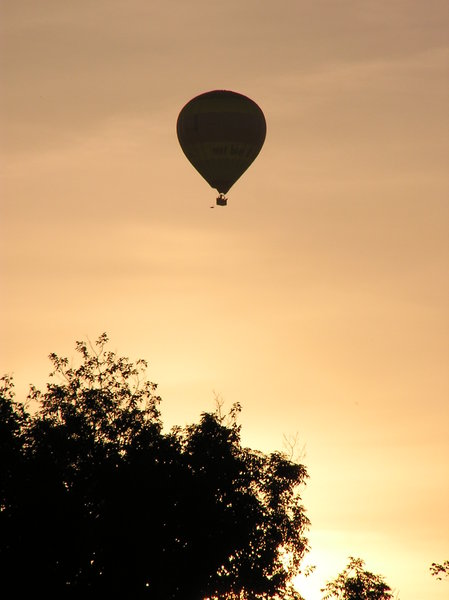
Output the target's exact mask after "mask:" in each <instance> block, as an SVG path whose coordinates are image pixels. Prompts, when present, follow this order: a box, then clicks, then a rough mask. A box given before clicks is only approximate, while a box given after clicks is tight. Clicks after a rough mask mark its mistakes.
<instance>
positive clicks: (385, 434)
mask: <svg viewBox="0 0 449 600" xmlns="http://www.w3.org/2000/svg"><path fill="white" fill-rule="evenodd" d="M2 7H3V10H2V13H3V16H2V19H1V23H0V26H1V45H2V48H1V50H2V51H1V62H2V65H1V71H0V72H1V75H0V79H1V88H2V109H1V129H0V131H1V142H0V146H1V163H0V164H1V170H2V182H1V183H0V197H1V199H0V205H1V207H0V210H1V225H0V227H1V230H0V238H1V241H0V245H1V263H0V269H1V271H0V273H1V281H2V294H1V297H0V307H1V329H0V339H1V350H0V352H1V353H0V359H1V360H0V364H1V371H2V373H1V374H3V373H13V374H14V379H15V383H16V390H17V397H18V399H22V398H24V397H25V396H26V393H27V390H28V385H29V384H30V383H34V384H36V385H37V386H43V385H45V382H46V381H47V380H48V378H47V375H48V372H49V370H50V364H49V362H48V359H47V357H48V354H49V353H50V352H56V353H58V355H62V356H68V357H69V358H70V357H74V358H75V351H74V346H75V340H79V339H86V338H87V337H89V338H90V339H95V338H96V337H97V336H98V335H100V334H101V333H102V332H107V334H108V336H109V338H110V340H111V345H112V347H113V348H114V349H116V350H117V352H118V353H119V354H120V355H126V356H129V357H130V358H131V359H137V358H145V359H147V360H148V362H149V371H148V377H149V379H151V380H152V381H154V382H156V383H158V384H159V387H158V393H159V394H160V395H161V396H162V399H163V402H162V406H161V410H162V416H163V420H164V423H165V425H166V426H167V427H170V426H172V425H174V424H179V425H183V424H185V423H188V422H192V421H194V420H197V419H198V417H199V415H200V413H201V412H203V411H206V410H212V409H213V408H214V398H215V396H216V395H217V394H219V395H220V397H221V398H222V399H223V400H224V402H225V403H226V405H227V406H231V405H232V404H233V403H235V402H240V403H241V404H242V407H243V411H242V414H241V423H242V439H243V442H244V443H245V444H247V445H248V446H250V447H252V448H255V449H260V450H263V451H267V452H268V451H274V450H282V449H283V439H284V438H283V436H284V435H287V436H288V435H292V436H297V440H298V445H297V448H296V449H297V450H298V452H299V456H300V459H301V460H302V461H303V462H304V464H305V465H306V466H307V469H308V472H309V475H310V477H309V479H308V483H307V487H306V488H305V489H304V490H303V492H302V497H303V502H304V506H305V507H306V509H307V514H308V516H309V518H310V520H311V529H310V532H309V539H310V545H311V549H312V550H311V552H310V554H309V555H308V556H306V559H305V565H307V564H314V565H316V570H315V572H314V573H313V574H312V575H311V576H310V577H309V578H307V579H306V580H299V583H298V589H300V590H301V591H302V593H303V595H304V597H305V600H320V599H321V595H320V593H319V590H320V588H321V587H323V585H324V584H325V582H326V581H327V580H328V579H331V578H334V577H335V576H336V575H337V574H338V573H339V572H340V571H341V570H342V569H343V568H344V567H345V565H346V564H347V559H348V556H355V557H360V558H363V559H364V560H365V563H366V567H367V569H369V570H370V571H372V572H374V573H378V574H381V575H383V576H384V577H385V579H386V581H387V583H388V584H389V585H390V586H391V587H392V588H393V589H394V590H395V591H397V592H399V594H400V598H401V600H444V599H446V598H447V595H448V591H449V583H448V582H447V581H436V580H435V579H434V578H432V577H431V575H430V572H429V567H430V564H431V563H432V562H433V561H437V562H438V561H440V562H442V561H443V560H444V559H447V558H449V517H448V510H447V507H448V502H449V469H448V457H449V367H448V365H449V311H448V299H449V277H448V267H449V242H448V240H449V203H448V199H449V171H448V165H449V162H448V159H449V136H448V131H449V111H448V106H449V80H448V77H447V73H448V66H449V48H448V39H449V38H448V31H449V10H448V5H447V2H446V1H443V0H430V1H428V2H425V3H423V2H421V1H419V0H397V1H392V0H389V1H387V0H373V1H371V0H370V1H368V0H367V1H366V2H365V1H362V2H360V1H359V0H347V1H342V2H332V1H330V0H316V1H314V2H305V1H303V0H299V1H298V0H282V1H281V2H268V1H260V0H259V1H258V2H256V1H255V0H230V1H228V2H227V3H223V2H216V1H211V0H207V1H206V0H192V1H191V2H189V3H175V2H172V1H167V0H164V1H163V2H162V1H160V0H155V1H153V2H148V1H144V0H127V1H126V2H121V1H119V0H113V1H111V0H108V1H106V0H98V1H97V2H95V3H77V2H64V1H63V2H61V1H60V0H58V1H56V0H41V1H40V2H29V1H28V0H4V1H3V3H2ZM215 89H227V90H234V91H237V92H239V93H241V94H245V95H247V96H248V97H250V98H252V99H254V101H255V102H257V104H258V105H259V106H260V107H261V108H262V110H263V112H264V115H265V118H266V122H267V134H266V140H265V145H264V147H263V149H262V150H261V152H260V154H259V156H258V157H257V159H256V160H255V161H254V163H253V164H252V165H251V167H250V168H249V169H248V171H247V172H246V173H244V175H243V176H242V177H241V179H240V180H239V181H237V183H236V184H235V186H234V187H232V188H231V189H230V191H229V192H228V193H227V194H226V195H227V196H228V198H229V200H228V206H227V207H216V208H215V209H214V210H210V206H211V205H212V204H214V202H215V197H216V195H217V193H216V191H215V190H214V189H212V188H211V187H209V185H208V184H207V183H206V182H205V181H204V180H203V179H202V178H201V177H200V176H199V175H198V173H196V172H195V170H194V169H193V168H192V166H191V165H190V163H189V162H188V161H187V159H186V158H185V156H184V154H183V152H182V150H181V149H180V147H179V144H178V140H177V136H176V120H177V117H178V114H179V112H180V110H181V109H182V107H183V106H184V105H185V104H186V102H188V101H189V100H190V99H191V98H193V97H194V96H196V95H198V94H201V93H203V92H207V91H209V90H215Z"/></svg>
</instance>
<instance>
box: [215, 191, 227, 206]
mask: <svg viewBox="0 0 449 600" xmlns="http://www.w3.org/2000/svg"><path fill="white" fill-rule="evenodd" d="M227 203H228V199H227V198H226V196H225V195H224V194H220V195H219V196H218V198H217V206H226V205H227Z"/></svg>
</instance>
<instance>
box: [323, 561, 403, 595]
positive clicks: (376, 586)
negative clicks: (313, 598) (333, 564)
mask: <svg viewBox="0 0 449 600" xmlns="http://www.w3.org/2000/svg"><path fill="white" fill-rule="evenodd" d="M321 591H322V592H325V595H324V596H323V600H328V599H329V598H339V599H340V600H388V599H389V598H393V595H392V594H391V588H390V587H389V586H388V585H387V584H386V583H385V582H384V580H383V577H381V576H380V575H374V574H373V573H370V572H369V571H366V570H365V563H364V561H363V560H362V559H360V558H353V557H350V558H349V564H348V566H347V567H346V568H345V569H344V571H343V572H342V573H340V574H339V575H338V577H337V578H336V579H334V580H333V581H330V582H328V583H327V584H326V586H325V587H324V588H323V589H322V590H321Z"/></svg>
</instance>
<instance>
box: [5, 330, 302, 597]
mask: <svg viewBox="0 0 449 600" xmlns="http://www.w3.org/2000/svg"><path fill="white" fill-rule="evenodd" d="M107 342H108V339H107V337H106V335H103V336H101V337H100V338H99V339H98V340H97V342H96V343H95V344H93V345H89V344H86V343H84V342H78V343H77V350H78V352H79V354H80V357H81V364H80V365H79V366H78V367H76V368H75V367H72V366H70V365H69V361H68V360H67V359H66V358H60V357H58V356H57V355H56V354H52V355H51V356H50V359H51V361H52V364H53V372H52V374H51V375H52V383H50V384H48V385H47V389H46V391H45V392H41V391H39V390H37V389H35V388H32V389H31V392H30V396H29V400H30V401H33V402H34V404H35V405H37V406H38V409H37V410H36V411H35V412H33V413H31V412H28V411H27V410H26V409H25V408H24V406H23V405H22V404H21V403H17V402H15V400H14V395H13V387H12V386H13V384H12V381H11V380H10V379H9V378H3V380H2V382H3V386H2V389H1V390H0V392H1V393H0V532H1V536H0V570H1V574H0V575H1V576H0V592H1V594H0V595H2V596H4V594H5V593H6V592H8V593H10V594H11V593H12V592H14V595H16V596H17V595H19V596H20V595H21V594H24V593H33V594H34V595H36V594H39V593H45V594H46V595H48V594H56V593H58V594H61V593H68V592H72V591H73V592H76V593H77V594H80V593H83V594H85V593H88V594H90V593H106V594H114V595H115V594H117V595H118V594H122V595H123V596H124V597H136V598H138V597H145V598H150V599H158V600H159V599H160V600H162V599H163V600H175V599H179V600H181V599H182V600H189V599H191V600H203V599H205V598H209V599H218V598H229V599H232V598H234V599H237V598H238V599H241V600H244V599H250V598H251V599H258V598H260V599H262V598H276V597H278V598H299V595H298V594H296V593H295V592H294V590H293V588H292V586H291V579H292V576H294V575H295V574H296V572H297V571H298V569H299V564H300V561H301V558H302V556H303V554H304V553H305V551H306V546H307V541H306V539H305V537H304V531H305V529H306V527H307V525H308V520H307V517H306V516H305V514H304V509H303V507H302V506H301V502H300V497H299V495H298V486H299V485H300V484H302V483H303V482H304V480H305V478H306V476H307V475H306V471H305V469H304V467H303V466H302V465H299V464H296V463H294V462H292V461H291V460H289V459H288V458H287V457H285V456H284V455H282V454H280V453H274V454H271V455H266V454H263V453H261V452H257V451H254V450H250V449H247V448H244V447H243V446H242V445H241V440H240V429H239V426H238V425H237V421H236V415H237V413H238V409H239V407H238V406H235V407H233V409H232V411H231V415H230V419H228V420H226V418H225V417H223V416H222V415H221V413H204V414H203V415H202V416H201V419H200V420H199V422H198V423H195V424H193V425H190V426H188V427H184V428H180V427H178V428H174V429H173V430H171V431H170V432H164V430H163V427H162V422H161V415H160V411H159V403H160V398H159V397H158V396H157V394H156V385H155V384H153V383H150V382H148V381H146V379H145V368H146V363H145V362H144V361H138V362H137V363H135V364H133V363H131V362H130V361H129V360H128V359H127V358H120V357H118V356H117V355H116V354H115V353H113V352H110V351H108V350H107V349H106V346H107ZM5 597H8V596H5Z"/></svg>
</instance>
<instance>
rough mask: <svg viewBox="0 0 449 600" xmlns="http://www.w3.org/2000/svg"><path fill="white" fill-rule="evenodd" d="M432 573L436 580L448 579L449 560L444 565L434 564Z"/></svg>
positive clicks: (431, 567) (431, 568) (431, 569)
mask: <svg viewBox="0 0 449 600" xmlns="http://www.w3.org/2000/svg"><path fill="white" fill-rule="evenodd" d="M430 572H431V573H432V576H433V577H435V578H436V579H439V580H442V579H447V578H448V577H449V560H445V561H444V562H442V563H435V562H433V563H432V564H431V566H430Z"/></svg>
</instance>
